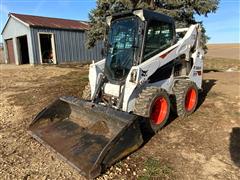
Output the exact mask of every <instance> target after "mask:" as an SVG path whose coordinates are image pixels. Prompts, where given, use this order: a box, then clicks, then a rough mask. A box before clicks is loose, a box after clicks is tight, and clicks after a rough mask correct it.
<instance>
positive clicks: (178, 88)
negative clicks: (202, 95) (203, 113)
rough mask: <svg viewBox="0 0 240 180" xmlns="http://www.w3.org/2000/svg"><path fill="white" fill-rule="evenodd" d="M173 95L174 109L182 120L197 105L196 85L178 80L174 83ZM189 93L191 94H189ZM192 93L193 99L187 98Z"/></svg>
mask: <svg viewBox="0 0 240 180" xmlns="http://www.w3.org/2000/svg"><path fill="white" fill-rule="evenodd" d="M173 91H174V94H175V103H176V104H175V108H176V112H177V115H178V116H179V117H180V118H184V117H187V116H189V115H190V114H192V113H193V112H194V111H195V109H196V107H197V104H198V88H197V86H196V84H195V83H194V82H192V81H188V80H179V81H177V82H176V83H175V85H174V88H173ZM190 91H191V92H190ZM192 91H193V94H194V93H195V95H193V97H192V98H191V96H190V97H189V93H190V94H191V93H192Z"/></svg>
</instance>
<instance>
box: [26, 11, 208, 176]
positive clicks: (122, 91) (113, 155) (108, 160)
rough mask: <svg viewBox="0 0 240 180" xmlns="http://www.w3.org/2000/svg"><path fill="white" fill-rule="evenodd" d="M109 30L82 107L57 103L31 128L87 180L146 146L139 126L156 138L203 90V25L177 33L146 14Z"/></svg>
mask: <svg viewBox="0 0 240 180" xmlns="http://www.w3.org/2000/svg"><path fill="white" fill-rule="evenodd" d="M107 24H108V25H109V30H108V33H107V35H106V43H105V44H106V58H105V59H103V60H101V61H98V62H93V63H92V64H91V65H90V69H89V84H88V85H87V86H86V88H85V91H84V92H83V96H84V98H85V100H83V99H78V98H76V97H61V98H60V99H58V100H56V101H55V102H53V103H52V104H51V105H49V106H48V107H46V108H45V109H43V110H42V111H41V112H40V113H39V114H38V115H37V116H36V117H35V119H34V120H33V122H32V123H31V124H30V126H29V132H30V134H31V135H32V136H33V137H34V138H35V139H37V140H38V141H39V142H41V143H42V144H44V145H45V146H47V147H49V148H50V149H52V150H54V151H55V152H56V153H57V154H58V155H59V156H60V157H62V158H63V159H64V160H65V161H67V162H68V163H69V164H70V165H72V166H73V167H75V168H76V169H77V170H78V171H79V172H81V173H82V174H83V175H85V176H86V177H87V178H95V177H97V176H99V175H100V174H101V173H102V172H104V171H105V170H106V168H108V167H110V166H111V165H112V164H114V163H115V162H116V161H118V160H120V159H121V158H123V157H125V156H127V155H128V154H130V153H132V152H134V151H135V150H137V149H138V148H139V147H140V146H141V145H142V144H143V142H144V139H143V129H142V128H141V124H140V122H144V126H145V128H144V130H145V131H149V132H153V133H156V132H157V131H158V130H159V129H160V128H161V127H163V126H164V125H165V124H166V122H167V120H168V117H169V113H170V108H171V109H172V110H175V111H176V113H177V114H178V116H180V117H186V116H188V115H190V114H191V113H192V112H193V111H194V110H195V108H196V106H197V103H198V90H200V89H201V87H202V72H203V55H204V52H203V50H202V47H201V27H200V25H198V24H195V25H191V26H190V27H189V28H184V29H175V24H174V21H173V19H172V18H170V17H168V16H166V15H163V14H160V13H156V12H152V11H150V10H145V9H137V10H131V11H128V12H123V13H118V14H114V15H112V16H108V17H107ZM86 99H87V100H86Z"/></svg>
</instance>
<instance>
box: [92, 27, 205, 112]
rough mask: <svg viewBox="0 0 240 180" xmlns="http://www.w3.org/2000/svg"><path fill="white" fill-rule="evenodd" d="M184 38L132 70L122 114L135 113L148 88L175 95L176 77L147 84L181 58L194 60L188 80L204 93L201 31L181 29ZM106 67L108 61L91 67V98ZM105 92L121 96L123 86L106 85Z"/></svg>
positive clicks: (197, 28) (198, 29)
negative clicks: (153, 75) (139, 96)
mask: <svg viewBox="0 0 240 180" xmlns="http://www.w3.org/2000/svg"><path fill="white" fill-rule="evenodd" d="M185 31H186V34H185V36H184V37H183V38H182V39H180V40H179V41H178V42H177V43H176V44H174V45H173V46H171V47H169V48H167V49H166V50H164V51H162V52H160V53H159V54H157V55H155V56H153V57H151V58H150V59H148V60H146V61H145V62H143V63H142V64H139V65H138V66H133V67H132V68H131V70H130V72H129V74H128V76H127V78H126V82H125V88H122V89H124V92H123V93H124V97H123V105H122V110H123V111H126V112H131V111H133V109H134V105H135V99H136V97H137V96H138V94H139V93H140V91H141V89H142V88H143V87H146V86H155V87H159V88H163V89H165V90H166V91H167V92H168V93H169V94H171V93H172V87H173V85H174V82H175V80H176V79H175V78H174V77H173V75H172V76H171V77H170V78H168V79H164V80H161V81H158V82H156V83H151V84H149V83H148V79H149V77H150V76H151V75H152V74H153V73H155V72H156V70H157V69H159V68H160V67H162V66H164V65H166V64H167V63H169V62H171V61H173V60H174V59H176V58H178V57H179V56H180V55H183V54H185V55H186V56H185V57H186V58H187V59H186V61H189V60H190V59H191V58H192V59H193V66H192V69H191V71H190V73H189V74H188V76H185V78H187V79H189V80H191V81H193V82H195V83H196V85H197V87H198V88H199V89H201V86H202V71H203V55H204V52H203V50H202V48H201V46H200V38H201V27H200V26H199V25H198V24H196V25H191V26H190V27H189V28H182V29H178V30H177V32H185ZM192 47H195V48H194V49H195V52H193V53H192V54H191V55H190V50H191V49H192ZM104 65H105V59H104V60H102V61H99V62H97V63H93V64H91V65H90V71H89V81H90V85H91V95H92V96H93V94H94V92H95V89H96V85H97V83H98V77H99V74H100V73H103V70H104ZM132 73H135V74H136V79H135V81H134V82H132V80H131V74H132ZM104 92H105V93H106V94H108V95H112V96H120V94H121V91H120V86H119V85H113V84H110V83H106V84H105V86H104Z"/></svg>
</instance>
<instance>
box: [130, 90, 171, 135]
mask: <svg viewBox="0 0 240 180" xmlns="http://www.w3.org/2000/svg"><path fill="white" fill-rule="evenodd" d="M157 101H162V102H163V104H161V106H160V107H161V109H159V108H158V111H156V110H155V109H156V108H157V107H156V104H159V103H158V102H157ZM161 113H163V116H161ZM169 113H170V100H169V97H168V94H167V92H166V91H165V90H164V89H159V88H156V87H147V88H145V89H144V90H143V91H142V92H141V93H140V94H139V97H138V98H137V99H136V103H135V108H134V114H137V115H139V116H142V117H145V118H146V121H145V124H146V128H147V130H148V131H149V132H151V133H156V132H157V131H158V130H159V129H161V128H162V127H163V126H164V125H165V124H166V122H167V120H168V117H169ZM155 117H157V120H156V118H155ZM158 120H159V121H158Z"/></svg>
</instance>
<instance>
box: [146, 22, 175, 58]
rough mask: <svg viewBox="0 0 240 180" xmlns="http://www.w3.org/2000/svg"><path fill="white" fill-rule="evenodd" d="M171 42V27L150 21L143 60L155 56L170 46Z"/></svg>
mask: <svg viewBox="0 0 240 180" xmlns="http://www.w3.org/2000/svg"><path fill="white" fill-rule="evenodd" d="M172 40H173V29H172V25H171V24H168V23H164V22H159V21H151V22H150V23H149V25H148V29H147V34H146V41H145V48H144V54H143V59H144V60H147V59H148V58H150V57H152V56H154V55H156V54H157V53H159V52H161V51H163V50H164V49H166V48H168V47H170V46H171V44H172Z"/></svg>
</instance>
